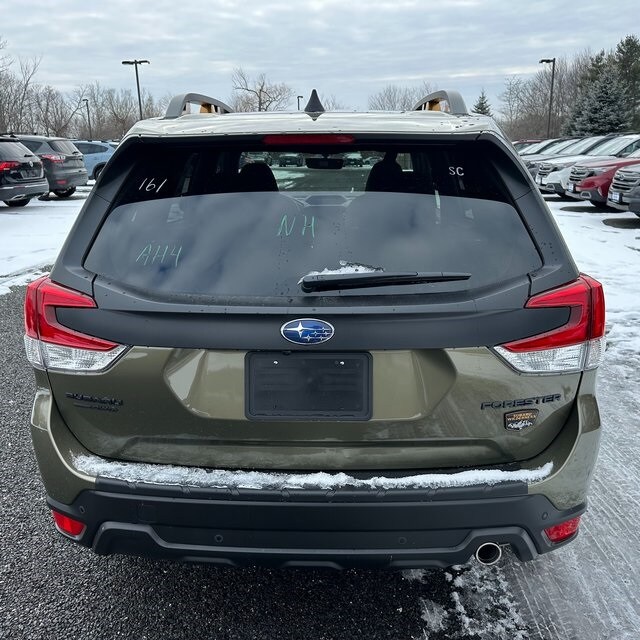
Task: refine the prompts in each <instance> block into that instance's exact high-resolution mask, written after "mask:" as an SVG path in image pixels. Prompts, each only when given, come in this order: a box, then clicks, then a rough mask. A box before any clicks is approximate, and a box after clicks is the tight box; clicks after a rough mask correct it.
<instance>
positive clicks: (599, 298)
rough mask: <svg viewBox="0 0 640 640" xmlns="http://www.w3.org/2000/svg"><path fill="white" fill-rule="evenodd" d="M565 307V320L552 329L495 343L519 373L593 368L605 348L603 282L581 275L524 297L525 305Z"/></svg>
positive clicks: (531, 307) (529, 306)
mask: <svg viewBox="0 0 640 640" xmlns="http://www.w3.org/2000/svg"><path fill="white" fill-rule="evenodd" d="M549 307H567V308H568V309H569V310H570V311H569V319H568V321H567V322H566V323H565V324H564V325H562V326H561V327H558V328H557V329H553V330H552V331H548V332H546V333H543V334H540V335H537V336H531V337H529V338H524V339H523V340H516V341H514V342H509V343H507V344H503V345H499V346H497V347H494V349H495V351H496V353H498V354H499V355H500V356H501V357H502V358H503V359H504V360H506V361H507V362H508V363H509V364H510V365H511V367H513V368H514V369H516V370H517V371H519V372H520V373H531V374H545V373H548V374H552V373H570V372H577V371H583V370H586V369H595V368H596V367H598V366H599V365H600V363H601V362H602V358H603V356H604V350H605V338H604V330H605V305H604V293H603V291H602V285H601V284H600V283H599V282H598V281H597V280H594V279H593V278H591V277H589V276H586V275H584V274H581V275H580V277H579V278H578V279H577V280H575V281H573V282H571V283H569V284H567V285H564V286H562V287H558V288H557V289H552V290H550V291H545V292H543V293H540V294H538V295H536V296H533V297H532V298H530V299H529V300H528V301H527V304H526V305H525V308H527V309H540V308H549Z"/></svg>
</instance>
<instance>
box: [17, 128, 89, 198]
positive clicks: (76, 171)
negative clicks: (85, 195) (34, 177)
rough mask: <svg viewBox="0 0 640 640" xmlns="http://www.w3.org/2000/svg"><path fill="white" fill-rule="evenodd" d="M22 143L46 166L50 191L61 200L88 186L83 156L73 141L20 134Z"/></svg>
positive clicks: (45, 171)
mask: <svg viewBox="0 0 640 640" xmlns="http://www.w3.org/2000/svg"><path fill="white" fill-rule="evenodd" d="M18 138H19V139H20V142H22V144H23V145H24V146H25V147H28V148H29V149H30V150H31V151H33V153H35V154H36V155H37V156H38V157H39V158H40V160H42V164H43V165H44V173H45V175H46V177H47V180H48V182H49V191H53V193H55V195H56V196H58V197H59V198H68V197H70V196H72V195H73V194H74V193H75V191H76V187H78V186H81V185H84V184H87V180H88V175H87V170H86V169H85V166H84V161H83V159H82V154H81V153H80V151H78V149H77V148H76V147H75V145H74V144H73V142H71V140H67V139H66V138H53V137H48V136H31V135H23V134H20V135H19V136H18Z"/></svg>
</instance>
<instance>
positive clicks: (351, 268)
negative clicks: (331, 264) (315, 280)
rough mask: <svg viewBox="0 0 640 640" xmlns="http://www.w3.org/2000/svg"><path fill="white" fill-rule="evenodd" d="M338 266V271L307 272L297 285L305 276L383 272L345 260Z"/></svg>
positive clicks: (377, 268) (376, 268)
mask: <svg viewBox="0 0 640 640" xmlns="http://www.w3.org/2000/svg"><path fill="white" fill-rule="evenodd" d="M338 264H339V265H340V268H339V269H323V270H322V271H309V273H307V274H306V275H305V276H302V278H300V280H298V284H300V283H301V282H302V280H303V279H304V278H306V277H307V276H333V275H342V274H349V273H376V272H383V271H384V269H382V268H380V267H372V266H371V265H368V264H358V263H356V262H347V261H346V260H339V261H338Z"/></svg>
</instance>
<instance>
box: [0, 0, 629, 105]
mask: <svg viewBox="0 0 640 640" xmlns="http://www.w3.org/2000/svg"><path fill="white" fill-rule="evenodd" d="M50 6H51V5H50V0H21V1H20V2H13V3H8V4H7V6H5V7H3V9H2V26H0V30H1V31H0V36H1V37H4V39H6V40H7V43H8V51H9V53H11V54H13V55H14V56H22V57H25V58H31V57H34V56H41V57H42V61H41V65H40V69H39V72H38V75H37V78H36V79H37V81H38V82H40V83H42V84H50V85H53V86H56V87H57V88H59V89H61V90H69V89H72V88H74V87H75V86H78V85H82V84H88V83H91V82H93V81H94V80H96V79H99V80H100V82H101V83H102V84H104V85H105V86H109V87H114V88H116V89H121V88H125V89H127V88H131V89H132V88H134V87H135V81H134V74H133V71H132V69H131V68H130V67H124V66H122V65H121V64H120V62H121V60H124V59H128V58H133V57H135V58H138V59H141V58H142V59H148V60H150V61H151V64H150V65H148V66H146V65H145V67H144V68H141V69H140V81H141V84H142V86H144V87H145V88H146V89H147V90H149V91H151V92H152V93H153V94H155V95H157V96H161V95H165V94H167V93H180V92H185V91H198V92H207V93H213V94H214V95H216V96H217V97H219V98H221V99H223V100H226V99H227V98H228V97H229V95H230V93H231V72H232V70H233V69H234V68H235V67H237V66H242V67H244V68H245V69H247V70H248V71H250V72H251V73H257V72H264V73H265V74H266V75H267V77H269V79H271V80H273V81H276V82H286V83H288V84H290V85H291V86H292V87H293V88H294V91H296V92H297V93H303V94H305V95H308V93H309V92H310V90H311V88H314V87H315V88H318V89H319V90H320V91H321V92H322V93H323V94H332V95H335V97H336V99H337V100H338V101H339V102H341V103H343V104H348V105H350V106H352V107H360V108H364V107H366V104H367V99H368V96H369V95H371V94H374V93H376V92H378V91H380V90H381V89H382V88H384V86H385V85H386V84H413V85H415V84H421V83H422V82H423V81H426V82H429V83H431V84H437V85H439V86H446V87H447V88H457V89H459V90H460V91H461V92H462V93H463V95H464V96H465V98H466V99H467V101H468V102H473V101H475V100H476V98H477V96H478V95H479V93H480V90H481V88H482V87H485V88H487V91H488V94H489V97H490V100H492V96H494V97H493V100H492V101H495V96H496V95H497V94H498V93H499V92H500V84H503V83H504V78H505V77H506V76H508V75H511V74H513V73H517V74H521V75H523V76H527V75H529V74H532V73H535V72H536V71H538V70H539V67H538V63H537V61H538V60H539V59H540V58H541V57H552V56H555V57H558V58H559V57H562V56H567V57H571V56H573V55H575V54H577V53H578V52H580V51H582V50H584V49H586V48H588V47H590V48H591V49H592V50H593V51H597V50H599V49H602V48H605V49H608V48H611V47H614V46H615V44H617V42H618V41H619V40H620V39H622V38H623V37H624V36H625V35H627V33H628V31H629V26H628V21H629V16H632V15H636V12H637V10H636V2H635V0H634V1H633V2H632V0H618V2H617V3H616V11H615V12H614V11H612V10H611V7H610V6H609V5H607V4H606V3H602V2H601V1H596V0H584V1H583V3H582V4H581V6H580V11H579V12H573V13H571V14H569V13H567V12H565V11H564V10H562V8H561V7H559V6H558V3H557V2H555V1H551V0H537V1H536V2H535V3H522V2H518V3H514V2H512V1H511V0H482V1H481V0H453V1H448V2H446V3H444V2H435V1H433V0H421V1H419V0H393V1H391V0H382V1H379V2H378V1H376V2H373V1H372V0H350V1H349V2H344V0H315V1H314V2H305V3H301V2H297V3H292V2H289V1H284V0H245V1H244V2H242V3H240V2H238V1H235V0H210V1H208V2H204V1H202V0H200V1H198V0H196V1H195V2H191V3H183V4H181V3H176V2H169V0H156V1H155V2H154V3H153V4H144V5H142V4H140V3H131V2H130V1H129V0H103V1H102V2H100V3H98V4H94V5H93V6H91V7H88V6H87V3H86V2H84V1H80V0H72V1H69V2H66V3H59V4H58V5H57V6H56V12H55V13H56V17H55V19H52V18H51V17H50V16H51V9H50ZM603 25H606V29H605V28H603ZM489 87H491V90H489Z"/></svg>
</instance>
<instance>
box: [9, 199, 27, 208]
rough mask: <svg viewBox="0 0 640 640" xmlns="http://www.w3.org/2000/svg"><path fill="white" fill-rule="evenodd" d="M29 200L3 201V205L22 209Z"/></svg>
mask: <svg viewBox="0 0 640 640" xmlns="http://www.w3.org/2000/svg"><path fill="white" fill-rule="evenodd" d="M30 201H31V198H24V199H23V200H5V201H4V203H5V204H6V205H7V207H24V206H26V205H28V204H29V202H30Z"/></svg>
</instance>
